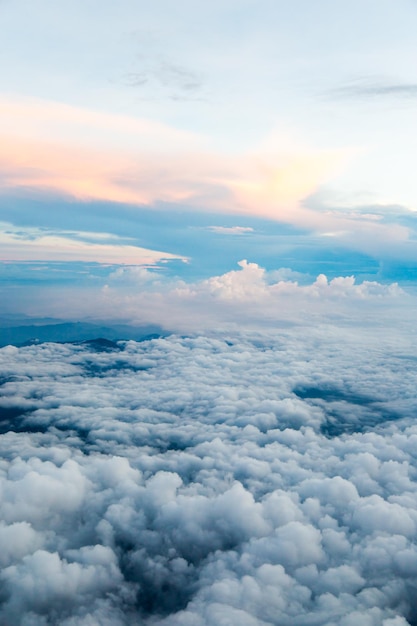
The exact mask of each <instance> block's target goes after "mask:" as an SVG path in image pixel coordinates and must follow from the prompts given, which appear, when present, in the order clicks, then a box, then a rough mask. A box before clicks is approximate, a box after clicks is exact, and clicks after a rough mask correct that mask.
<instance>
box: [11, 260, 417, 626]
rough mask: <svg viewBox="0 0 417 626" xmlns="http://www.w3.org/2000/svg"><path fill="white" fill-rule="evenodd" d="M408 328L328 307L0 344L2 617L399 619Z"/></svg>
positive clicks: (86, 620)
mask: <svg viewBox="0 0 417 626" xmlns="http://www.w3.org/2000/svg"><path fill="white" fill-rule="evenodd" d="M242 268H247V265H245V264H242ZM245 271H246V270H245ZM250 271H251V272H254V274H255V278H256V280H259V279H260V278H262V276H259V273H260V272H259V268H257V267H253V268H250ZM251 276H252V274H251ZM322 282H323V284H324V281H319V285H318V286H317V285H316V286H315V287H314V289H315V290H320V289H322V288H323V289H325V290H326V289H333V288H334V287H329V284H330V283H328V282H326V284H324V286H323V285H322V284H321V283H322ZM353 287H354V285H352V283H351V282H348V284H347V286H346V285H344V287H343V289H352V288H353ZM337 289H339V287H337ZM314 297H315V296H314ZM361 297H362V296H358V298H359V299H360V298H361ZM414 343H415V342H414V335H412V334H411V335H410V334H408V331H407V324H406V325H405V326H404V327H398V325H397V328H396V330H395V331H394V332H393V333H392V334H391V335H387V334H386V333H385V332H384V329H381V332H379V331H378V326H377V324H375V326H374V328H372V332H371V331H370V330H369V327H368V326H367V325H366V324H364V325H363V326H362V327H358V326H357V325H355V326H353V327H352V326H351V327H348V326H346V325H345V324H343V323H342V324H340V323H339V322H338V323H334V322H333V323H332V324H330V323H329V322H327V323H326V324H323V325H321V326H317V325H315V324H314V323H311V324H310V325H304V326H301V325H300V326H295V327H293V328H285V327H280V328H275V329H274V330H270V331H268V330H262V331H260V330H252V331H249V330H243V329H242V330H240V331H239V332H237V331H233V332H232V331H230V330H223V331H217V332H211V333H210V334H207V333H206V334H195V335H188V336H184V335H171V336H169V337H166V338H159V339H153V340H150V341H146V342H142V343H136V342H133V341H128V342H120V343H119V349H118V350H113V351H105V352H98V351H96V350H93V347H92V346H91V345H88V344H86V345H72V344H52V343H50V344H47V343H46V344H41V345H35V346H28V347H24V348H16V347H12V346H9V347H5V348H3V349H1V350H0V367H1V371H2V375H3V378H2V381H1V382H2V386H1V390H2V394H1V398H0V415H5V414H7V410H8V409H11V408H13V409H14V410H15V412H14V417H13V419H7V420H6V421H4V420H3V421H2V434H1V435H0V448H1V457H2V461H1V464H0V490H1V494H2V497H1V501H0V502H1V504H0V515H1V519H2V523H1V525H0V548H1V549H0V578H1V582H2V585H1V589H2V591H1V594H0V621H1V622H2V623H4V624H7V625H9V624H13V626H15V625H22V626H27V625H35V626H46V625H47V624H52V623H59V624H63V625H65V626H75V625H76V624H77V625H79V624H81V625H83V626H90V625H92V624H96V623H100V624H109V625H110V624H112V626H114V625H117V626H118V625H121V626H127V624H129V625H131V624H138V625H139V624H149V625H155V624H159V625H161V626H173V625H178V626H179V625H180V624H181V626H182V625H184V624H190V625H193V626H194V625H196V624H197V625H201V626H217V625H218V624H230V623H233V624H235V623H239V624H249V625H252V624H253V625H259V624H261V625H262V624H265V625H268V626H271V625H274V626H275V625H277V626H278V625H284V624H285V625H286V624H295V623H296V624H300V625H303V624H304V625H306V626H307V625H309V626H312V625H317V626H319V625H324V624H326V625H330V624H332V625H335V626H336V625H337V626H339V625H340V626H351V625H352V624H355V623H361V624H370V625H372V626H400V625H401V626H405V625H407V624H408V625H412V624H415V623H416V619H417V615H416V612H415V602H414V599H415V594H416V591H417V589H416V586H417V584H416V574H417V568H416V561H417V546H416V542H415V531H416V527H417V490H416V483H415V475H416V456H415V444H416V441H417V431H416V426H415V423H414V418H413V415H414V414H415V411H416V409H417V403H416V399H415V374H414V371H413V364H414V360H413V359H414V351H415V345H414Z"/></svg>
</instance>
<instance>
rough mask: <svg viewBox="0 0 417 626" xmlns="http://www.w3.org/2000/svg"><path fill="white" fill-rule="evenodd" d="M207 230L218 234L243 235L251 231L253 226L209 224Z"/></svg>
mask: <svg viewBox="0 0 417 626" xmlns="http://www.w3.org/2000/svg"><path fill="white" fill-rule="evenodd" d="M208 230H211V231H212V232H213V233H217V234H218V235H244V234H245V233H253V228H250V227H249V226H209V227H208Z"/></svg>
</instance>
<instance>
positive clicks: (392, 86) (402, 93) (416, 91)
mask: <svg viewBox="0 0 417 626" xmlns="http://www.w3.org/2000/svg"><path fill="white" fill-rule="evenodd" d="M326 95H327V97H330V98H364V99H368V98H369V99H377V98H381V99H384V98H397V99H414V98H417V82H415V83H413V82H395V81H389V80H384V79H377V78H375V79H374V78H372V77H369V78H361V79H357V80H354V81H352V82H350V83H347V84H345V85H342V86H340V87H336V88H335V89H332V90H329V91H328V92H326Z"/></svg>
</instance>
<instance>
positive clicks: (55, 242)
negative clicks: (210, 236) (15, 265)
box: [0, 224, 186, 266]
mask: <svg viewBox="0 0 417 626" xmlns="http://www.w3.org/2000/svg"><path fill="white" fill-rule="evenodd" d="M88 239H90V241H88ZM103 239H104V240H106V239H107V240H110V242H112V241H113V243H97V240H98V241H100V240H103ZM115 239H116V240H117V239H118V238H117V237H115V236H108V235H107V234H106V233H80V232H65V231H63V232H62V233H61V232H60V231H57V232H56V233H52V232H48V231H45V232H44V231H42V230H41V229H33V228H32V229H16V228H15V227H13V226H12V225H7V224H6V225H3V230H2V231H0V242H1V248H2V260H3V261H89V262H95V263H103V264H130V265H150V266H152V265H155V264H156V263H158V262H161V261H166V260H173V259H181V260H183V261H186V259H185V257H179V256H176V255H173V254H170V253H168V252H159V251H157V250H149V249H146V248H141V247H139V246H133V245H126V244H124V243H118V242H115V241H114V240H115ZM86 240H87V241H86ZM91 240H92V241H91Z"/></svg>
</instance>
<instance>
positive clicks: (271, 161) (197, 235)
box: [0, 0, 417, 314]
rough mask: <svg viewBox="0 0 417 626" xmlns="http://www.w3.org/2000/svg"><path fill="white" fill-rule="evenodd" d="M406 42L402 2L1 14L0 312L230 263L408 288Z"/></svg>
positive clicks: (104, 7)
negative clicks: (118, 280)
mask: <svg viewBox="0 0 417 626" xmlns="http://www.w3.org/2000/svg"><path fill="white" fill-rule="evenodd" d="M416 27H417V5H416V3H415V2H413V1H412V0H396V1H395V2H394V1H392V0H378V1H377V0H360V1H359V0H353V1H352V2H349V3H341V2H331V1H330V0H327V1H325V0H316V1H315V2H314V3H312V2H309V1H308V0H296V1H295V2H291V3H289V2H283V1H282V0H274V1H269V0H264V1H261V2H254V1H251V0H239V1H237V0H227V1H222V2H220V1H217V0H214V1H213V2H210V3H205V2H191V1H186V0H180V1H179V2H175V3H173V2H169V1H167V0H165V1H164V0H157V1H156V2H153V3H145V2H141V1H139V2H138V1H133V0H122V1H121V2H118V3H117V4H115V3H113V2H107V1H101V2H98V1H94V0H89V1H88V2H81V1H78V0H75V1H74V2H71V3H60V4H59V6H58V5H57V4H56V3H55V2H52V1H47V0H35V1H34V2H33V1H31V2H25V1H24V0H3V1H2V2H1V3H0V41H1V44H0V53H1V56H2V67H3V73H2V82H1V86H0V138H1V141H0V242H1V243H0V254H1V260H2V263H1V276H0V280H1V283H0V284H1V287H0V288H1V293H2V300H3V302H5V303H6V305H5V306H6V308H7V310H8V311H16V312H17V311H19V312H20V313H22V312H26V313H28V314H32V313H34V311H35V309H33V310H30V307H29V305H28V299H29V294H30V302H31V303H32V305H33V306H34V307H35V308H36V310H37V312H39V311H38V309H39V310H41V309H42V311H43V313H45V314H47V313H48V310H47V309H48V306H49V305H48V304H47V302H46V300H45V298H44V296H43V295H42V294H46V293H49V294H52V293H54V292H56V290H60V293H61V294H62V290H64V291H65V289H68V290H72V291H71V293H75V292H77V293H78V294H84V296H83V297H86V296H85V294H86V293H89V294H90V296H91V299H92V300H93V297H92V294H93V293H97V294H98V293H100V292H101V290H102V289H105V288H106V287H107V286H108V283H109V280H112V279H109V277H110V276H113V277H114V275H115V274H117V272H119V274H125V273H126V271H125V270H127V269H128V268H130V270H133V272H134V273H136V275H137V273H138V268H142V269H143V270H146V271H147V272H149V274H150V278H151V279H154V280H156V281H157V282H158V284H159V283H161V281H162V282H165V283H170V284H174V283H175V281H177V282H178V281H185V282H186V283H193V282H195V281H202V280H206V279H209V278H210V277H214V276H219V275H223V274H225V273H227V272H230V271H233V270H236V269H237V268H238V265H237V264H238V263H239V262H240V261H242V260H245V259H246V260H247V261H248V262H249V263H256V264H258V265H259V266H261V267H262V268H264V269H265V270H267V271H278V270H282V269H283V268H286V272H287V275H289V273H290V272H295V273H296V276H297V280H298V281H300V282H301V283H303V282H304V283H308V282H310V283H313V282H314V280H315V279H316V277H317V276H318V275H319V274H321V273H323V274H325V275H326V276H327V277H328V278H329V279H332V278H335V277H338V276H352V275H353V276H355V277H356V279H357V280H359V281H363V280H375V281H378V282H381V283H383V284H386V283H389V282H399V283H400V284H404V285H405V286H409V287H411V286H413V284H414V283H415V281H416V278H417V276H416V270H415V267H416V261H417V258H416V257H417V246H416V245H415V240H416V230H417V229H416V223H417V222H416V216H417V213H416V211H417V195H416V194H417V192H416V187H415V184H414V164H415V162H416V157H417V141H416V138H415V133H413V129H414V128H415V126H416V123H417V107H416V98H417V70H416V65H415V54H416V43H415V31H416ZM113 283H114V279H113ZM68 293H70V291H68ZM79 297H81V296H79ZM28 307H29V308H28ZM92 307H93V304H92Z"/></svg>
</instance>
